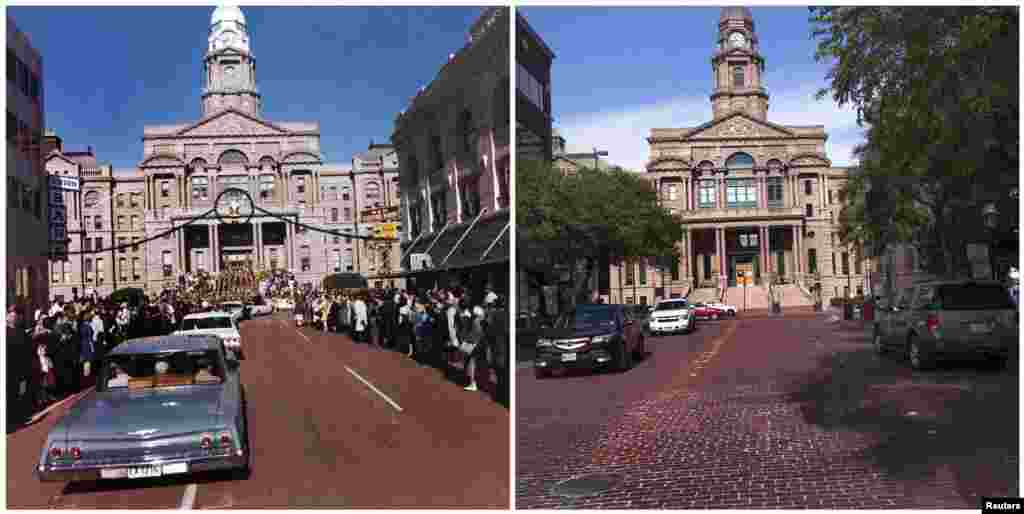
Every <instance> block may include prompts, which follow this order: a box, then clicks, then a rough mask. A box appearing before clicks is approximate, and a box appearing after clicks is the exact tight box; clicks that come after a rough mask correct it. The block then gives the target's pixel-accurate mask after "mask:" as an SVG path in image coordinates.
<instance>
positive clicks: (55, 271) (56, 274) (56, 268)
mask: <svg viewBox="0 0 1024 514" xmlns="http://www.w3.org/2000/svg"><path fill="white" fill-rule="evenodd" d="M63 264H64V263H63V262H52V263H50V274H51V276H52V277H53V279H52V280H53V282H54V283H55V284H56V283H59V282H60V277H61V275H62V273H61V271H60V268H61V265H63Z"/></svg>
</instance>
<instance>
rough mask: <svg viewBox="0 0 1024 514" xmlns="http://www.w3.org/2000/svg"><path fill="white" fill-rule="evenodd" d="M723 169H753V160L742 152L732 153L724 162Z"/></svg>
mask: <svg viewBox="0 0 1024 514" xmlns="http://www.w3.org/2000/svg"><path fill="white" fill-rule="evenodd" d="M725 167H726V168H729V169H731V170H733V169H737V168H753V167H754V158H753V157H751V156H750V154H746V153H743V152H738V153H734V154H732V156H731V157H729V159H728V160H726V161H725Z"/></svg>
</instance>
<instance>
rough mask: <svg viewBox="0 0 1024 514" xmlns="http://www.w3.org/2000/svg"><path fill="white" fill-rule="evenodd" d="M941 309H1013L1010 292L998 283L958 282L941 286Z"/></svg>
mask: <svg viewBox="0 0 1024 514" xmlns="http://www.w3.org/2000/svg"><path fill="white" fill-rule="evenodd" d="M939 298H940V299H941V307H940V308H941V309H942V310H947V311H976V310H977V311H982V310H1002V309H1013V308H1014V307H1013V303H1012V301H1011V299H1010V292H1009V291H1007V290H1006V288H1004V287H1002V286H1000V285H998V284H956V285H952V284H950V285H943V286H939Z"/></svg>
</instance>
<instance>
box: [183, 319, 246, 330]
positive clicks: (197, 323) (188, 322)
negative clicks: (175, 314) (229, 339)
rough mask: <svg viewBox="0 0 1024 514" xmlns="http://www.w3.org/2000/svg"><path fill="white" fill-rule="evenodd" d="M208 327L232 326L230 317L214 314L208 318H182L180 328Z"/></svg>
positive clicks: (203, 328)
mask: <svg viewBox="0 0 1024 514" xmlns="http://www.w3.org/2000/svg"><path fill="white" fill-rule="evenodd" d="M210 328H233V326H232V325H231V318H228V317H225V316H215V317H210V318H189V319H185V320H182V322H181V330H183V331H187V330H206V329H210Z"/></svg>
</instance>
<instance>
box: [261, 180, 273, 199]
mask: <svg viewBox="0 0 1024 514" xmlns="http://www.w3.org/2000/svg"><path fill="white" fill-rule="evenodd" d="M272 198H274V176H273V175H261V176H260V199H261V200H270V199H272Z"/></svg>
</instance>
